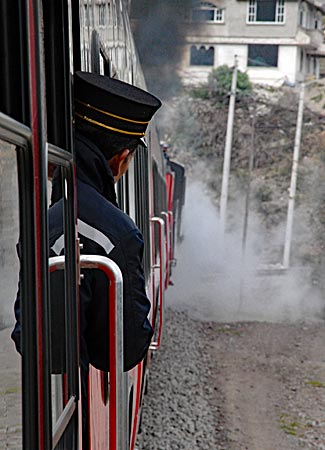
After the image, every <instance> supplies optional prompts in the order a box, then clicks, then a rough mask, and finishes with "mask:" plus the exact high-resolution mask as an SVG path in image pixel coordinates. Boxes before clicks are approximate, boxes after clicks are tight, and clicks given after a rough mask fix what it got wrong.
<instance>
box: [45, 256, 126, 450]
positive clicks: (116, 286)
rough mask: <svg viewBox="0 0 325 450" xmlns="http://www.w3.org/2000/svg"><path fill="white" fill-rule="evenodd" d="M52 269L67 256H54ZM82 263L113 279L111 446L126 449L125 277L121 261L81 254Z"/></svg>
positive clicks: (110, 294)
mask: <svg viewBox="0 0 325 450" xmlns="http://www.w3.org/2000/svg"><path fill="white" fill-rule="evenodd" d="M50 265H51V271H54V270H57V269H63V268H64V256H58V257H54V258H50ZM80 267H81V268H83V269H98V270H101V271H103V272H104V273H105V274H106V276H107V278H108V279H109V292H108V300H109V332H110V336H109V337H110V339H109V341H110V343H109V363H110V401H109V425H110V427H109V430H110V432H109V448H110V450H126V449H127V448H128V446H129V443H128V430H127V418H126V415H127V411H128V408H127V402H126V392H125V382H124V371H123V369H124V367H123V366H124V356H123V278H122V274H121V271H120V269H119V267H118V265H117V264H116V263H115V262H114V261H112V260H111V259H109V258H106V257H104V256H98V255H81V256H80Z"/></svg>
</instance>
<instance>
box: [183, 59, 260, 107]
mask: <svg viewBox="0 0 325 450" xmlns="http://www.w3.org/2000/svg"><path fill="white" fill-rule="evenodd" d="M232 74H233V69H232V68H231V67H228V66H226V65H223V66H220V67H217V68H216V69H212V71H211V72H210V74H209V75H208V82H207V83H203V84H201V85H200V86H198V87H196V88H194V89H192V90H191V91H190V95H191V97H194V98H201V99H208V98H213V97H227V96H228V94H229V92H230V90H231V81H232ZM252 89H253V88H252V83H251V82H250V80H249V77H248V75H247V73H244V72H241V71H240V70H238V73H237V93H238V95H239V96H240V95H244V94H248V93H250V92H252Z"/></svg>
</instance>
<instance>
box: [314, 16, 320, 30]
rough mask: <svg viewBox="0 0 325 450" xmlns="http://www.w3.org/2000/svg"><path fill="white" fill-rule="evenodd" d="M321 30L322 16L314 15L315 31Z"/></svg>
mask: <svg viewBox="0 0 325 450" xmlns="http://www.w3.org/2000/svg"><path fill="white" fill-rule="evenodd" d="M321 29H322V16H321V15H320V14H318V13H317V14H316V15H315V30H321Z"/></svg>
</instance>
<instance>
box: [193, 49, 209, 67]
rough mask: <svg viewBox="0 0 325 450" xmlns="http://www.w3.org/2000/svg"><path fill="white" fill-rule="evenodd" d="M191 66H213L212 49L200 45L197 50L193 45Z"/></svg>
mask: <svg viewBox="0 0 325 450" xmlns="http://www.w3.org/2000/svg"><path fill="white" fill-rule="evenodd" d="M190 65H191V66H213V65H214V48H213V47H209V48H208V49H206V48H205V46H204V45H201V46H200V47H199V48H197V47H196V46H195V45H192V47H191V59H190Z"/></svg>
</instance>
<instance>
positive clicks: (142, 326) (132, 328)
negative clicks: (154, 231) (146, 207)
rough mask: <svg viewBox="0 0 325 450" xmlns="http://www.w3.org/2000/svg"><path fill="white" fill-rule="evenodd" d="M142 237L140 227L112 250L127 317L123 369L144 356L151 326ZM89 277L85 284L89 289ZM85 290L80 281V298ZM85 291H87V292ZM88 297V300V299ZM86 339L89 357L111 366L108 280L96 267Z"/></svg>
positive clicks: (103, 367) (97, 363)
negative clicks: (109, 363)
mask: <svg viewBox="0 0 325 450" xmlns="http://www.w3.org/2000/svg"><path fill="white" fill-rule="evenodd" d="M143 247H144V243H143V239H142V236H141V233H140V232H139V231H138V230H132V231H131V232H129V233H128V234H127V235H126V236H124V237H123V238H122V239H121V240H120V242H119V243H118V244H117V245H116V246H115V248H114V249H113V250H112V251H111V253H110V254H109V258H110V259H112V260H113V261H114V262H115V263H116V264H117V265H118V266H119V268H120V270H121V272H122V276H123V308H124V309H123V320H124V369H125V370H130V369H131V368H132V367H134V366H135V365H136V364H138V363H139V362H140V361H141V360H142V359H143V358H144V356H145V354H146V352H147V350H148V347H149V344H150V341H151V337H152V334H153V331H152V327H151V325H150V322H149V320H148V318H147V316H148V313H149V310H150V301H149V299H148V297H147V295H146V289H145V279H144V273H143V268H142V255H143ZM88 286H89V282H88V281H86V283H85V288H86V290H87V289H88ZM83 290H84V288H83V286H82V285H81V301H83V300H86V298H88V295H85V298H84V299H83V298H82V297H83V295H84V294H83V293H82V291H83ZM85 294H86V293H85ZM86 301H87V300H86ZM88 305H89V306H88V313H87V327H86V341H87V349H88V354H89V360H90V362H91V364H92V365H94V366H95V367H96V368H98V369H100V370H105V371H107V370H109V367H108V358H107V356H108V322H107V320H106V318H107V317H108V283H107V279H106V276H105V275H104V274H103V273H102V272H99V271H96V274H95V275H94V279H93V281H92V301H91V302H90V303H89V302H88Z"/></svg>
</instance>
